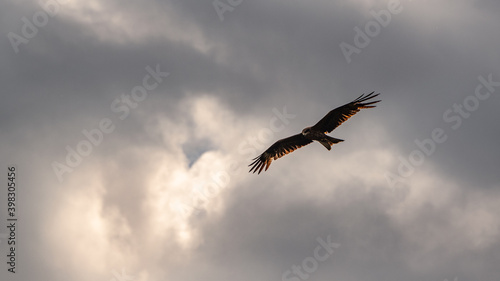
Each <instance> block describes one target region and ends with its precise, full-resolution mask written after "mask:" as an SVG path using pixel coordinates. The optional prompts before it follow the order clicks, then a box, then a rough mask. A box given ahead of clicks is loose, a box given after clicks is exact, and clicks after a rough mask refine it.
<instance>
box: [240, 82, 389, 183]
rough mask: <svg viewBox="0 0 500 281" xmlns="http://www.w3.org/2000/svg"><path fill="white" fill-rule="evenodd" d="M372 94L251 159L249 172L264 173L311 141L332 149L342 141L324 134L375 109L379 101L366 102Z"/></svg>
mask: <svg viewBox="0 0 500 281" xmlns="http://www.w3.org/2000/svg"><path fill="white" fill-rule="evenodd" d="M373 93H374V92H371V93H370V94H369V95H365V94H363V95H361V96H359V97H358V98H357V99H355V100H353V101H352V102H350V103H348V104H345V105H343V106H340V107H337V108H335V109H333V110H332V111H330V112H328V114H327V115H325V117H323V119H321V120H319V122H318V123H316V125H314V126H312V127H307V128H305V129H304V130H302V133H300V134H296V135H293V136H291V137H288V138H284V139H281V140H279V141H277V142H275V143H274V144H273V145H271V146H270V147H269V148H268V149H267V150H266V151H264V152H263V153H262V154H261V155H259V156H257V157H255V158H254V159H253V160H254V161H253V162H252V163H251V164H250V165H248V166H252V168H251V169H250V172H252V171H253V173H255V172H257V171H259V172H258V174H260V172H262V169H264V167H266V169H265V171H267V169H268V168H269V165H271V162H272V161H273V160H276V159H278V158H281V157H283V156H284V155H286V154H288V153H290V152H292V151H294V150H296V149H299V148H301V147H303V146H305V145H308V144H310V143H311V142H313V141H317V142H319V143H321V144H322V145H323V146H324V147H326V149H328V150H330V149H332V144H336V143H339V142H342V141H344V140H341V139H336V138H332V137H330V136H328V135H326V134H327V133H330V132H331V131H333V130H334V129H335V128H337V127H338V126H340V124H342V123H344V122H345V121H346V120H347V119H349V118H351V116H353V115H354V114H356V113H357V112H358V111H360V110H361V108H372V107H375V105H373V104H375V103H377V102H379V101H380V100H377V101H370V102H366V101H368V100H369V99H372V98H374V97H376V96H378V95H379V94H376V95H374V94H373Z"/></svg>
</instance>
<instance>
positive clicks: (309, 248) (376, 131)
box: [0, 0, 500, 281]
mask: <svg viewBox="0 0 500 281" xmlns="http://www.w3.org/2000/svg"><path fill="white" fill-rule="evenodd" d="M221 2H224V3H228V2H226V1H223V0H221ZM389 2H390V1H369V0H366V1H333V2H332V1H309V2H303V1H246V0H243V1H241V2H238V1H233V2H231V3H238V5H233V6H234V7H233V8H234V9H231V10H229V11H227V12H224V13H223V17H222V19H223V20H221V17H219V15H218V14H217V11H216V9H215V8H214V4H213V1H202V2H200V1H191V0H188V1H150V2H143V3H141V4H136V3H133V2H129V3H127V2H123V1H107V2H105V3H99V2H98V1H91V3H89V4H88V6H87V5H86V4H85V3H83V2H82V3H79V2H78V1H68V3H67V4H65V5H63V4H61V7H60V11H59V13H58V14H57V15H55V16H53V17H52V16H51V17H48V22H47V24H46V25H44V26H43V27H40V28H38V31H37V33H36V35H35V36H34V37H33V38H31V39H29V42H28V43H26V44H21V45H19V51H18V53H16V52H15V49H14V48H13V47H12V44H11V43H10V42H9V38H8V36H7V35H8V34H9V32H14V33H16V34H21V35H22V28H23V20H22V18H23V17H26V18H27V19H28V20H31V21H32V19H33V15H34V14H35V13H37V12H39V11H41V10H42V8H41V6H40V5H39V4H38V3H35V2H25V3H22V4H19V3H14V2H12V1H4V2H2V4H0V5H1V9H0V15H1V23H2V24H1V25H0V30H1V31H2V32H1V34H2V36H4V37H3V38H4V40H3V41H2V49H1V51H0V60H1V62H2V66H1V67H0V74H1V75H0V83H1V84H2V97H3V101H2V103H1V105H0V110H1V111H0V112H1V113H0V117H1V120H0V132H1V134H2V147H1V150H0V151H1V154H2V159H6V160H5V161H7V162H8V163H16V164H17V165H18V167H20V169H21V171H22V172H21V173H20V177H21V180H23V181H24V183H23V189H22V191H20V200H22V201H21V202H22V203H23V207H22V208H23V209H22V210H23V216H22V218H23V220H22V221H23V224H24V227H25V228H24V230H22V231H21V230H20V235H21V238H22V239H23V240H24V241H25V245H26V246H24V247H23V248H20V250H19V252H18V253H19V256H20V260H19V264H20V265H22V268H24V269H20V270H21V272H22V273H20V275H17V277H19V278H20V279H18V280H21V279H23V280H31V279H34V278H36V277H43V278H44V279H51V280H67V279H72V280H76V279H74V278H77V277H75V276H80V277H79V278H81V280H90V279H93V280H110V279H112V278H113V275H112V272H113V270H119V269H120V267H123V266H125V267H127V272H131V271H134V272H131V273H132V275H135V280H165V279H166V280H170V279H172V280H173V279H176V280H202V279H204V280H235V279H237V280H255V279H263V280H280V279H281V278H282V274H283V272H285V271H286V270H289V269H291V267H292V266H293V265H300V264H301V263H302V262H303V261H304V259H305V258H307V257H308V256H311V255H312V252H313V251H314V249H315V247H316V246H317V243H318V242H317V238H319V237H321V238H323V239H326V237H327V236H329V235H330V236H331V238H332V241H334V242H336V243H339V244H340V247H339V248H338V249H336V250H335V251H334V253H333V254H332V255H331V257H329V258H328V259H327V260H326V261H324V262H320V263H319V264H318V268H317V270H315V271H314V273H311V280H313V279H316V280H326V279H339V280H340V279H341V280H436V281H441V280H445V279H448V280H453V278H455V277H457V278H458V280H472V279H477V278H478V277H480V278H482V280H495V278H497V276H498V273H499V272H498V267H497V266H496V264H498V255H497V253H498V241H499V240H498V237H499V225H498V222H497V221H498V215H497V214H498V211H499V210H498V207H496V206H497V205H498V200H499V198H500V197H499V195H498V191H497V189H498V185H499V183H500V182H499V177H498V173H497V171H498V168H500V167H499V164H498V161H496V159H498V158H499V157H500V151H499V150H498V149H497V144H496V142H495V140H496V139H498V137H499V130H498V125H497V123H496V120H497V119H498V118H497V117H498V113H497V110H496V108H497V107H498V106H499V105H500V87H497V88H495V91H494V92H492V93H491V95H490V96H489V97H488V98H487V99H484V100H478V106H477V109H474V110H473V111H470V112H467V113H469V114H470V115H467V117H463V116H461V115H460V113H458V112H456V109H455V108H456V106H455V104H457V105H460V104H462V105H463V106H464V108H465V106H466V105H464V101H465V100H466V98H468V97H471V96H474V94H475V90H476V88H477V86H478V85H479V84H481V81H480V79H479V77H483V78H486V79H487V78H488V76H489V75H491V77H492V78H491V79H492V80H493V81H500V68H499V67H498V65H500V64H499V63H500V61H499V60H500V57H499V56H498V52H497V49H498V48H497V46H498V45H499V43H500V42H499V40H500V36H498V35H499V33H498V30H499V26H500V22H499V20H498V17H497V16H496V15H497V14H498V9H499V7H498V5H497V4H496V3H497V2H496V1H478V2H475V3H466V2H459V3H456V2H451V1H439V2H429V1H401V2H399V5H400V6H401V7H402V10H401V12H400V13H397V14H392V16H391V20H390V22H389V23H388V25H387V26H384V27H381V28H380V32H379V33H378V34H377V35H376V36H373V37H371V38H370V42H369V44H368V45H367V46H366V47H363V48H360V53H359V54H358V53H354V54H352V56H351V59H352V61H351V62H350V63H349V62H348V61H347V60H346V57H345V55H344V54H343V52H342V49H341V48H340V44H341V43H342V42H345V43H348V44H351V45H353V46H355V36H356V29H355V28H356V27H358V28H360V29H361V30H364V28H365V26H366V25H367V24H368V23H370V22H372V23H373V22H375V20H374V18H373V13H374V12H376V13H380V11H382V10H386V9H387V7H388V3H389ZM156 65H160V68H161V70H162V71H165V72H169V73H170V74H169V76H168V77H166V78H165V79H164V81H163V82H161V83H159V85H158V87H157V88H156V89H154V90H152V91H150V92H149V93H148V96H147V98H146V99H145V100H144V101H142V102H140V103H139V104H138V107H137V108H135V109H131V111H130V115H128V116H127V117H126V118H125V119H124V120H120V119H119V118H118V115H117V114H116V112H113V110H112V109H111V104H112V103H113V101H114V100H116V99H117V98H120V97H121V95H122V94H126V95H130V93H131V90H132V89H133V88H134V87H135V86H137V85H141V83H142V79H143V77H144V76H145V75H146V74H147V73H148V72H147V71H146V67H147V66H151V67H153V68H154V67H155V66H156ZM371 91H376V92H381V93H382V94H381V98H382V102H381V103H380V105H379V106H378V107H377V108H375V109H373V110H367V111H363V112H360V113H359V114H358V115H359V116H358V115H356V116H355V117H353V118H352V121H348V122H347V123H345V125H343V126H342V127H341V128H339V129H338V130H336V131H335V132H334V134H333V135H334V136H336V137H339V138H342V139H346V142H345V143H342V144H339V145H338V146H336V147H335V149H334V150H332V151H331V152H329V153H326V151H324V150H323V148H322V147H317V146H316V144H312V145H311V146H308V147H305V148H302V149H301V150H299V151H297V152H294V153H293V154H291V155H289V156H286V157H285V158H283V159H280V160H278V161H277V162H273V165H272V166H271V168H270V170H269V171H268V172H266V173H264V174H263V175H260V176H258V177H254V176H255V175H251V176H248V175H247V174H246V170H245V169H244V168H246V167H244V165H246V163H244V164H240V170H238V171H234V170H231V169H225V170H224V167H225V166H223V165H222V164H221V163H225V161H227V160H228V159H229V160H233V161H237V163H242V161H243V160H242V158H245V157H247V156H248V155H246V154H242V153H241V151H240V150H239V149H238V145H239V144H241V143H243V142H244V141H245V140H247V139H248V137H255V136H258V134H259V132H260V131H259V128H260V129H261V130H262V128H266V126H268V125H269V119H270V118H272V117H273V111H272V109H273V108H278V109H281V108H282V107H283V106H286V108H287V110H288V111H289V112H290V113H292V114H295V115H296V116H297V117H296V118H294V119H293V120H291V121H290V124H286V126H284V129H283V130H282V131H279V132H274V133H273V138H275V139H277V138H281V137H285V136H288V135H290V134H294V133H296V132H299V131H300V130H301V129H302V128H303V127H305V126H309V125H312V124H314V123H315V122H316V121H317V120H319V118H321V117H322V116H323V115H324V114H326V113H327V112H328V111H329V110H331V109H332V108H334V107H336V106H339V105H342V104H344V103H347V102H349V101H351V100H352V99H354V98H355V97H357V96H359V95H360V94H361V93H368V92H371ZM207 97H213V99H211V98H207ZM470 100H471V98H469V101H470ZM469 108H470V105H469ZM448 110H452V112H451V113H448V117H450V116H454V119H453V120H457V118H459V117H458V116H460V120H461V124H460V126H457V128H456V129H454V128H453V125H455V124H456V122H458V121H449V120H448V121H447V120H446V119H444V118H443V115H444V114H445V113H446V112H447V111H448ZM103 118H110V119H111V120H112V121H113V125H115V127H116V128H115V130H114V132H113V133H110V134H106V135H104V139H103V142H102V144H100V145H99V146H97V147H94V148H93V150H92V153H91V154H90V155H89V156H87V157H84V158H83V161H82V164H81V165H79V166H78V167H76V168H75V169H74V171H73V172H72V173H68V174H65V180H64V181H63V183H60V182H59V181H58V180H57V178H56V176H55V175H54V171H53V169H52V167H51V165H50V164H51V163H52V162H53V161H59V162H64V161H65V157H66V153H67V151H66V150H65V147H66V146H67V145H69V146H71V147H73V148H75V147H76V146H77V144H78V143H79V142H80V141H82V140H84V139H85V136H84V135H83V134H82V130H84V129H87V130H91V129H95V128H97V127H98V124H99V122H100V121H101V120H102V119H103ZM436 128H441V129H442V130H443V131H444V132H445V134H446V136H447V139H446V141H445V142H443V143H439V144H437V143H436V144H435V147H434V150H433V152H432V153H430V155H425V154H423V155H425V159H424V161H423V163H422V164H421V165H416V166H415V167H414V172H413V173H412V174H411V175H410V176H408V177H403V178H404V181H403V182H402V183H398V184H397V185H396V186H391V185H390V183H389V182H387V181H386V179H385V174H386V173H387V172H390V173H393V174H397V173H398V167H399V166H400V165H401V163H400V159H401V158H403V159H405V160H406V161H411V159H410V154H411V153H412V152H414V151H416V150H418V149H419V147H418V146H417V145H416V144H415V142H414V140H416V139H418V140H419V141H424V140H426V139H432V131H433V130H434V129H436ZM265 144H266V145H268V144H270V143H265ZM259 150H261V149H259ZM422 153H423V152H422ZM243 162H244V161H243ZM221 167H223V168H221ZM313 168H314V169H313ZM220 169H223V170H222V171H224V172H227V175H228V176H229V178H230V181H229V183H228V184H227V185H226V186H225V187H224V188H223V189H222V190H221V191H220V192H219V193H217V194H216V196H214V197H213V198H210V200H208V201H206V202H205V201H203V204H201V205H200V206H196V207H199V208H200V210H197V211H196V212H193V213H189V214H188V216H187V217H182V219H179V220H177V219H178V218H177V217H175V214H174V213H169V212H170V211H171V210H170V209H169V208H168V206H169V200H171V198H174V197H176V196H178V197H179V198H181V199H183V200H186V198H187V197H186V196H187V195H185V194H184V193H186V194H187V193H188V192H189V191H188V190H191V188H192V187H197V186H200V185H201V186H204V185H208V184H209V183H211V182H212V181H213V177H211V176H210V172H221V170H220ZM243 170H245V171H243ZM189 177H193V178H196V180H197V181H199V182H201V184H200V183H196V184H193V183H191V181H190V180H191V179H190V178H189ZM2 198H4V197H3V196H2ZM198 199H199V200H201V199H200V198H198ZM155 200H158V201H155ZM203 200H205V199H203ZM188 202H191V201H188ZM0 204H1V206H2V209H4V204H5V200H4V199H2V202H1V203H0ZM184 223H185V224H184ZM79 225H82V226H83V227H82V228H79ZM47 226H50V227H52V228H54V227H60V229H59V228H58V229H50V228H49V229H47ZM82 229H83V231H82ZM179 229H180V230H179ZM186 229H187V230H188V231H187V232H189V233H190V235H192V237H194V238H193V239H194V242H193V241H191V242H190V243H191V244H189V243H187V244H188V246H185V245H184V244H183V243H184V242H182V241H183V240H182V239H180V238H179V237H182V236H179V235H178V233H182V230H186ZM190 231H191V232H190ZM61 232H63V233H64V234H61V237H59V238H54V234H55V233H61ZM0 233H1V232H0ZM58 239H59V240H60V241H58ZM75 241H79V243H75ZM76 244H78V245H80V246H78V245H76ZM82 245H83V246H82ZM91 245H94V246H96V248H93V247H91ZM189 245H190V246H189ZM0 246H1V247H2V249H4V247H5V245H4V243H2V244H0ZM85 248H88V249H89V250H90V249H94V250H92V251H86V250H85ZM51 253H54V256H51ZM66 256H67V258H66ZM51 258H52V259H53V260H54V262H52V259H51ZM41 261H43V262H41ZM60 264H62V265H63V266H64V268H63V269H61V268H60V266H58V265H60ZM28 268H29V269H32V270H25V269H28ZM0 274H1V276H2V277H3V276H8V275H7V272H6V271H5V270H2V272H1V273H0ZM82 274H83V275H82ZM172 276H173V277H175V278H172ZM294 276H296V277H297V275H294ZM79 280H80V279H79ZM291 280H297V279H291ZM299 280H300V279H299Z"/></svg>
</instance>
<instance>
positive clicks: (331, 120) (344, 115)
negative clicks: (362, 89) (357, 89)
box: [312, 92, 380, 134]
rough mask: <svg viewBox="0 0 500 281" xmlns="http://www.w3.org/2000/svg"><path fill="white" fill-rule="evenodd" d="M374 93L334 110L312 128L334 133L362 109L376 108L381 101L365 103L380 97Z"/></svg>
mask: <svg viewBox="0 0 500 281" xmlns="http://www.w3.org/2000/svg"><path fill="white" fill-rule="evenodd" d="M373 93H374V92H371V93H370V94H368V95H365V94H363V95H361V96H359V97H358V98H357V99H355V100H353V101H352V102H350V103H348V104H344V105H343V106H339V107H337V108H335V109H333V110H332V111H330V112H328V114H327V115H325V117H323V119H321V120H319V122H318V123H316V125H314V126H312V128H313V129H315V130H318V131H320V132H324V133H325V134H326V133H330V132H331V131H333V129H335V128H337V127H338V126H340V124H342V123H344V122H345V121H346V120H347V119H349V118H351V116H353V115H354V114H356V113H357V112H358V111H360V110H361V108H372V107H375V105H372V104H375V103H377V102H379V101H380V100H377V101H371V102H367V103H364V102H365V101H367V100H369V99H372V98H374V97H376V96H378V95H379V94H376V95H374V94H373Z"/></svg>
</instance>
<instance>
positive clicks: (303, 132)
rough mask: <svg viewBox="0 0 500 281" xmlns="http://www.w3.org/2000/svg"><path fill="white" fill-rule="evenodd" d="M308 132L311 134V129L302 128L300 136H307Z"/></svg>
mask: <svg viewBox="0 0 500 281" xmlns="http://www.w3.org/2000/svg"><path fill="white" fill-rule="evenodd" d="M310 132H311V127H307V128H304V130H302V135H303V136H307V135H308V134H309V133H310Z"/></svg>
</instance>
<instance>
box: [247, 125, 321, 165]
mask: <svg viewBox="0 0 500 281" xmlns="http://www.w3.org/2000/svg"><path fill="white" fill-rule="evenodd" d="M311 142H312V140H310V139H307V138H306V137H304V136H303V135H302V134H297V135H293V136H291V137H288V138H284V139H281V140H279V141H277V142H275V143H274V144H273V145H271V146H270V147H269V148H268V149H267V150H266V151H264V152H263V153H262V154H261V155H259V156H257V157H255V158H254V159H252V160H254V161H253V162H252V163H251V164H250V165H248V166H252V168H251V169H250V172H252V171H253V173H255V172H257V170H259V171H258V174H260V172H262V169H264V167H265V171H267V169H268V168H269V165H271V162H272V161H273V160H276V159H278V158H280V157H282V156H284V155H286V154H288V153H290V152H292V151H294V150H296V149H299V148H301V147H303V146H305V145H308V144H310V143H311Z"/></svg>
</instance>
